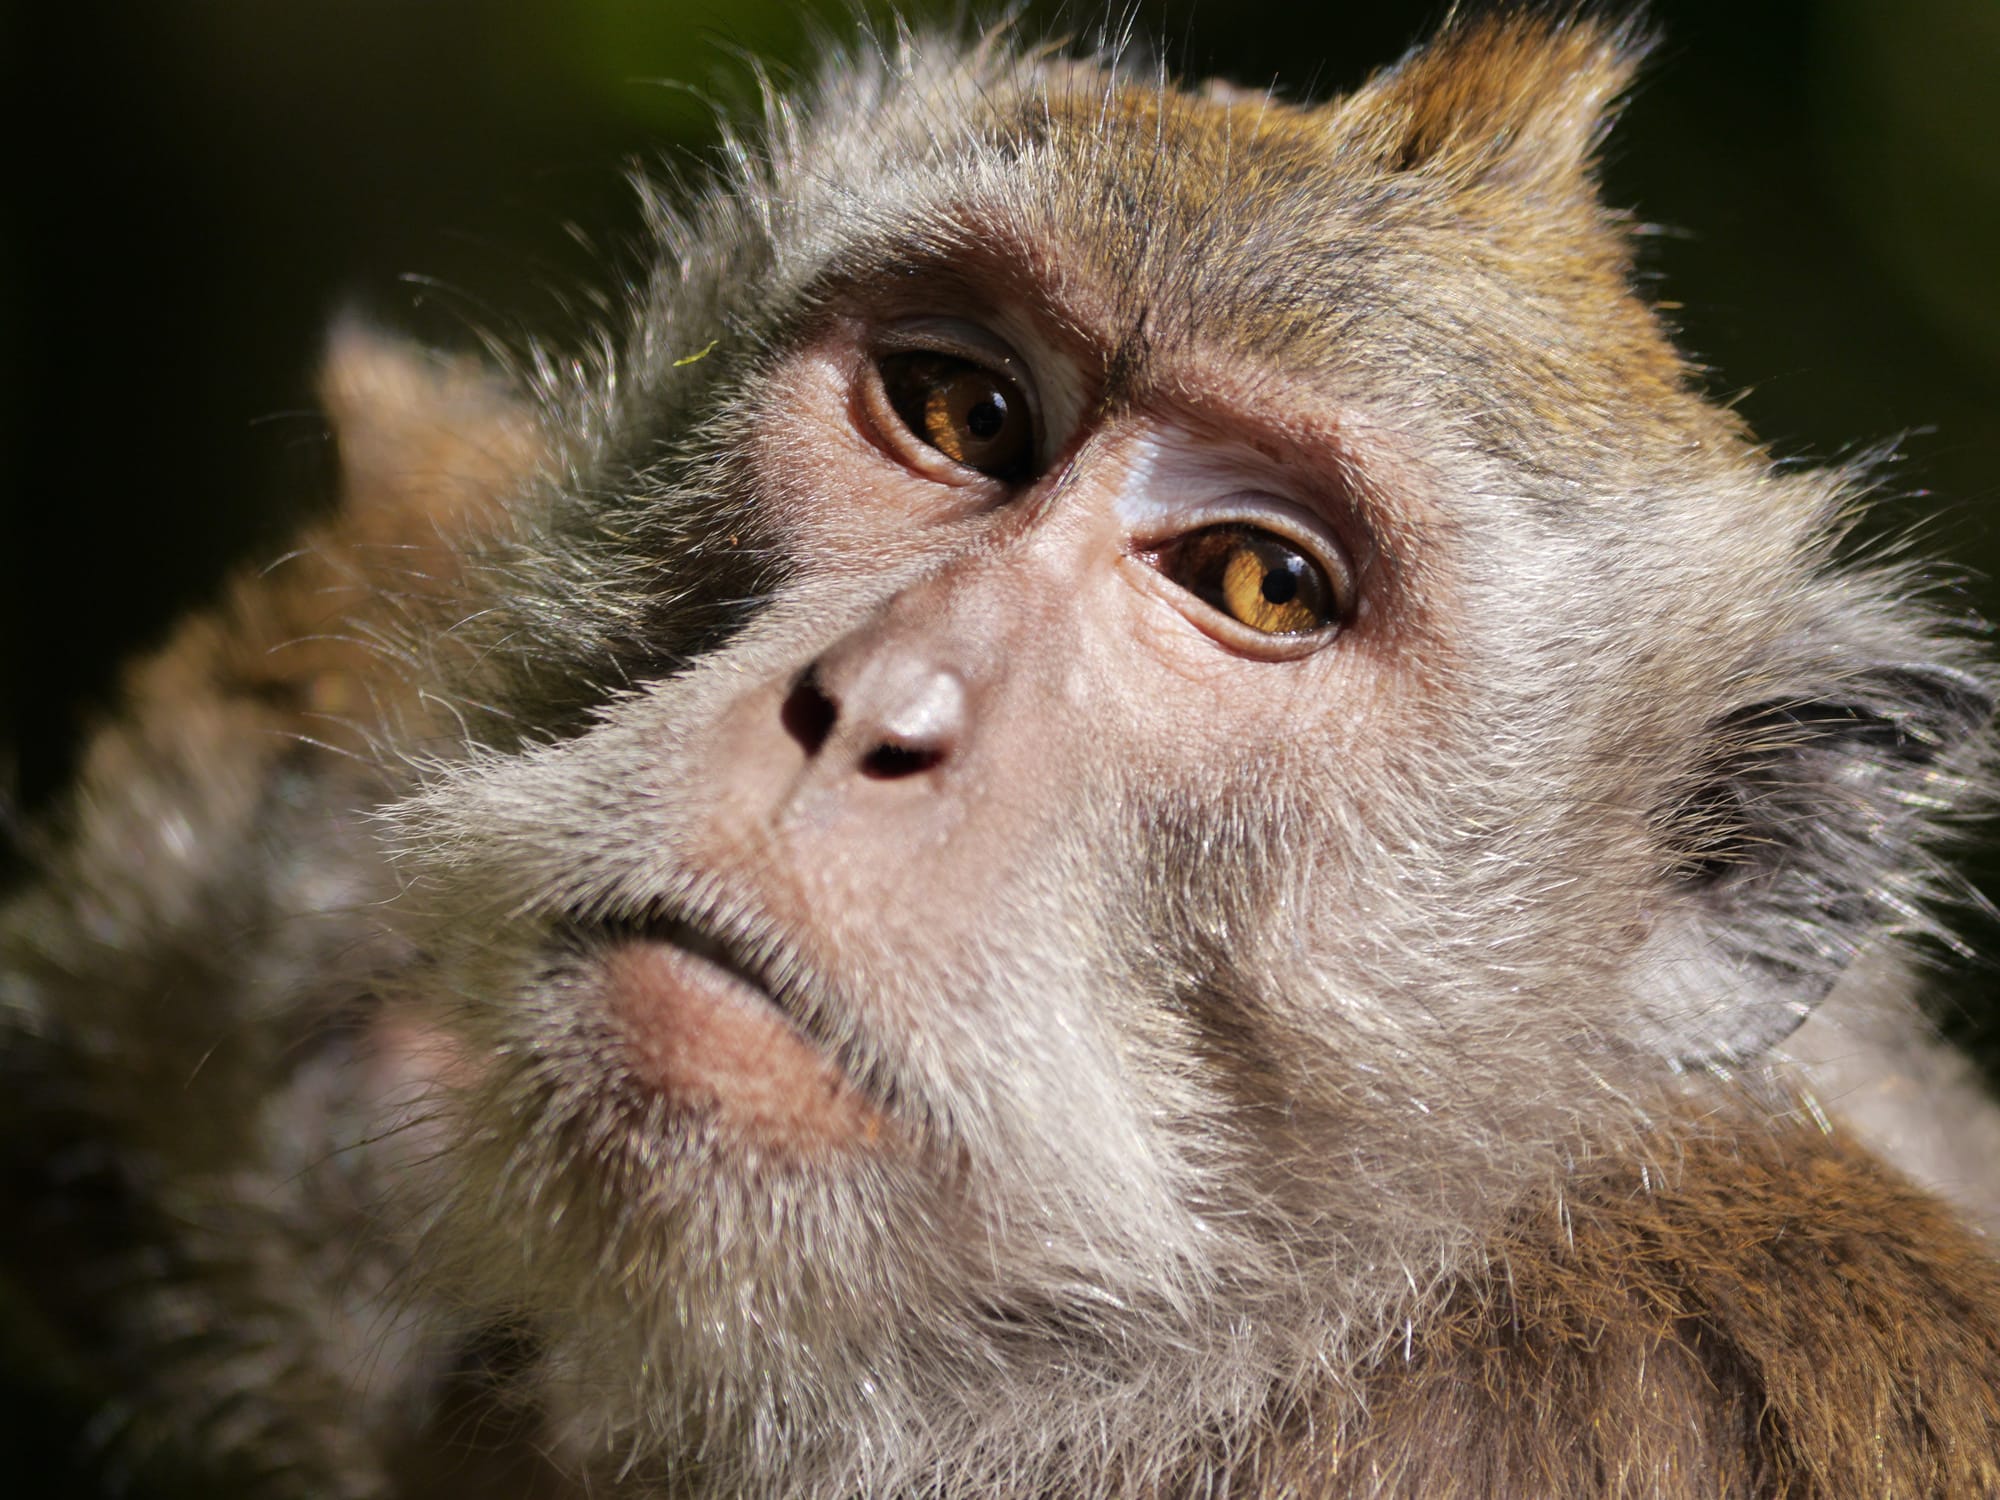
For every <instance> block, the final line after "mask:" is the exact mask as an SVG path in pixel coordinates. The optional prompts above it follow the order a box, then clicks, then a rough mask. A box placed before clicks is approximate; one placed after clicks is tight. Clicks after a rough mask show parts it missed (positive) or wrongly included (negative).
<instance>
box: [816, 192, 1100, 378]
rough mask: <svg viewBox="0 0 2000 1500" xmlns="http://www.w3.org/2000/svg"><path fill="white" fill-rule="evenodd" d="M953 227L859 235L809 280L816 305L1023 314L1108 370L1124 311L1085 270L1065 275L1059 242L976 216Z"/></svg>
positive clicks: (1059, 343)
mask: <svg viewBox="0 0 2000 1500" xmlns="http://www.w3.org/2000/svg"><path fill="white" fill-rule="evenodd" d="M943 217H944V219H945V222H946V224H947V225H948V226H949V227H946V228H942V229H940V228H936V227H933V228H930V229H928V230H925V231H922V232H910V233H903V234H891V235H883V236H879V237H874V238H871V239H867V240H862V241H859V242H857V243H855V244H853V245H850V246H848V247H847V248H846V249H845V250H843V251H841V252H840V253H839V254H838V255H837V256H836V257H835V258H834V259H833V260H832V261H831V262H830V263H829V264H828V265H827V266H826V268H825V269H824V270H822V271H821V272H820V273H819V275H818V276H817V277H816V278H815V279H814V280H813V281H812V283H810V284H809V286H808V287H807V294H806V295H807V300H808V302H809V303H810V304H811V305H813V306H817V307H826V308H832V309H843V310H846V309H853V308H855V307H863V308H881V307H899V306H902V305H907V306H908V308H909V309H910V310H913V311H919V310H921V311H937V310H941V309H942V310H949V311H961V310H964V311H971V312H974V313H978V312H984V313H986V314H988V315H989V316H996V315H998V314H999V313H1001V312H1002V311H1003V310H1004V311H1006V312H1009V313H1013V314H1016V315H1024V316H1025V317H1026V318H1027V319H1028V320H1029V321H1030V322H1031V323H1032V324H1033V325H1034V326H1035V328H1036V330H1037V331H1038V332H1039V333H1040V334H1041V335H1042V336H1043V337H1044V338H1045V339H1047V340H1048V341H1049V342H1050V343H1051V344H1053V345H1054V346H1055V347H1056V349H1057V351H1058V352H1060V353H1063V354H1067V355H1069V356H1070V357H1071V358H1073V359H1074V360H1076V361H1077V363H1078V365H1079V366H1080V367H1081V368H1083V369H1085V370H1089V371H1101V370H1102V369H1103V368H1104V366H1105V364H1106V363H1107V361H1108V359H1109V357H1110V353H1111V351H1112V350H1113V349H1114V348H1117V347H1118V346H1119V343H1120V337H1119V333H1118V328H1117V324H1118V309H1117V307H1116V305H1115V302H1114V299H1112V298H1110V297H1108V296H1105V295H1103V294H1102V293H1101V292H1099V291H1098V290H1097V289H1096V288H1094V287H1093V286H1092V285H1091V284H1090V282H1089V281H1088V280H1087V279H1086V278H1085V277H1083V276H1081V275H1077V274H1075V273H1073V272H1072V273H1070V274H1065V268H1064V267H1063V266H1062V264H1061V263H1060V262H1059V261H1058V260H1057V259H1056V257H1055V256H1054V254H1053V253H1052V249H1051V247H1050V246H1048V245H1046V244H1043V245H1034V244H1031V243H1030V242H1029V241H1028V240H1027V239H1026V237H1024V236H1022V235H1020V234H1018V233H1016V232H1015V231H1014V229H1013V228H1012V226H1010V225H1006V224H1003V223H998V222H993V221H992V220H990V219H988V218H985V217H983V216H976V215H971V214H966V215H960V216H951V215H945V216H943Z"/></svg>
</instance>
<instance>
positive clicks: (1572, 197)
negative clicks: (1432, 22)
mask: <svg viewBox="0 0 2000 1500" xmlns="http://www.w3.org/2000/svg"><path fill="white" fill-rule="evenodd" d="M1481 55H1482V57H1484V54H1481ZM927 60H928V62H929V64H930V71H928V72H926V71H925V70H924V69H923V68H913V69H911V70H909V71H906V72H904V73H903V74H901V75H900V76H899V77H898V78H897V79H896V80H895V81H893V82H891V83H889V84H888V85H887V86H886V88H885V90H884V93H883V94H882V95H881V96H879V97H878V99H877V100H876V101H875V102H876V104H877V106H878V107H877V108H876V109H875V110H874V111H873V112H872V113H870V114H869V115H868V116H867V117H866V118H865V119H862V120H853V119H848V118H840V117H832V118H829V117H827V116H825V115H823V116H822V128H824V129H826V130H828V131H829V132H830V133H831V134H832V135H833V136H835V137H836V138H837V141H838V145H837V149H835V150H833V151H830V152H828V153H825V154H824V155H823V156H822V157H820V159H819V168H820V171H821V173H822V174H824V173H825V168H824V163H825V162H826V161H829V160H830V161H833V162H835V163H837V164H839V169H837V170H836V171H835V172H834V173H833V174H831V175H830V176H828V175H821V176H820V177H819V179H818V181H817V182H815V183H812V184H809V185H805V186H802V187H801V189H800V191H799V194H798V197H797V198H796V199H795V200H794V201H797V202H802V203H811V202H813V201H814V200H815V199H817V200H818V201H819V202H820V203H822V204H825V205H828V208H827V212H826V215H825V218H824V219H823V220H822V221H821V224H822V227H823V228H824V227H827V226H831V227H832V230H833V234H832V236H831V238H832V241H833V243H831V244H829V243H828V241H827V240H826V239H819V242H818V244H817V245H816V246H815V247H812V248H810V249H809V250H808V253H809V254H811V253H812V250H813V249H817V250H818V251H819V252H822V254H823V259H821V260H820V262H819V268H820V270H821V271H822V272H826V268H828V267H832V268H833V269H832V271H831V272H830V273H828V274H830V275H831V277H832V278H833V279H846V278H850V277H853V276H865V275H866V274H868V273H869V272H870V271H871V270H879V269H881V268H884V267H891V268H902V267H907V266H910V265H913V264H917V263H922V262H930V263H933V264H944V263H950V264H955V265H957V266H959V267H960V268H962V269H967V270H971V271H974V272H978V271H979V270H980V268H981V267H984V268H987V270H988V271H990V270H991V269H992V268H994V267H1005V268H1008V269H1010V270H1011V272H1012V273H1013V274H1012V275H1011V276H992V275H989V276H988V278H987V279H988V282H989V284H1000V283H1011V285H1012V286H1013V287H1015V288H1016V289H1017V290H1018V293H1019V296H1020V298H1021V300H1022V301H1023V302H1026V303H1028V304H1029V305H1030V306H1031V307H1032V305H1033V304H1034V303H1036V302H1041V303H1044V304H1046V311H1047V312H1048V315H1049V317H1050V318H1051V320H1052V321H1054V322H1056V323H1059V324H1060V325H1061V326H1062V327H1064V328H1065V329H1066V330H1069V331H1072V332H1075V333H1078V334H1079V335H1080V336H1081V337H1083V338H1084V339H1086V340H1087V341H1089V342H1090V343H1092V344H1094V345H1096V346H1098V350H1099V353H1100V356H1101V357H1102V358H1103V360H1104V361H1105V362H1106V363H1107V364H1113V363H1115V364H1117V365H1118V366H1119V367H1120V368H1121V369H1122V370H1123V372H1124V375H1125V378H1126V379H1127V380H1129V381H1130V382H1132V383H1133V384H1135V385H1140V386H1143V385H1146V384H1148V383H1152V384H1156V385H1159V386H1162V387H1173V386H1175V385H1177V384H1179V383H1181V382H1183V381H1184V380H1185V379H1186V371H1187V369H1188V368H1189V367H1190V366H1198V365H1199V363H1200V360H1201V357H1202V356H1203V355H1204V354H1205V353H1206V352H1209V351H1213V350H1215V349H1216V348H1218V347H1223V348H1227V349H1230V350H1233V351H1236V352H1239V353H1241V354H1243V355H1245V356H1247V357H1248V358H1249V359H1251V360H1253V361H1255V362H1256V363H1257V364H1258V365H1259V366H1261V367H1264V368H1275V369H1282V370H1285V371H1287V372H1289V373H1293V374H1297V375H1300V376H1303V377H1305V378H1307V379H1309V380H1310V379H1314V378H1322V377H1323V378H1325V379H1326V380H1328V381H1329V382H1330V383H1332V384H1335V385H1345V386H1347V387H1349V388H1358V389H1362V390H1367V391H1371V392H1376V391H1383V390H1389V391H1394V392H1398V393H1400V394H1403V395H1408V396H1413V397H1414V396H1416V395H1417V394H1419V393H1421V397H1422V399H1423V400H1424V401H1425V402H1426V403H1427V404H1430V405H1432V406H1434V407H1437V408H1440V409H1442V408H1448V407H1455V408H1457V409H1458V410H1461V411H1463V412H1465V413H1467V414H1471V415H1476V416H1477V418H1478V419H1479V420H1481V421H1488V420H1493V419H1494V416H1493V414H1500V417H1499V420H1504V421H1505V422H1507V423H1509V424H1511V425H1512V426H1513V427H1515V428H1516V429H1517V430H1516V431H1515V432H1513V433H1510V434H1504V435H1496V436H1497V437H1498V438H1499V440H1500V441H1502V442H1505V443H1507V444H1508V445H1509V446H1519V445H1521V444H1523V443H1527V444H1530V445H1532V444H1534V443H1536V442H1538V441H1540V440H1543V439H1546V438H1547V437H1548V436H1549V435H1550V433H1551V431H1554V430H1556V429H1560V435H1562V436H1565V437H1568V438H1573V437H1575V436H1576V434H1577V432H1578V429H1579V428H1585V429H1589V430H1592V431H1594V432H1596V433H1597V434H1600V435H1601V436H1602V437H1603V438H1604V439H1605V440H1606V442H1607V443H1610V444H1614V445H1617V446H1621V447H1629V446H1630V445H1631V443H1632V442H1633V440H1634V438H1635V437H1637V436H1642V435H1644V434H1648V433H1651V434H1655V435H1657V436H1659V437H1660V438H1661V439H1662V440H1663V441H1664V442H1666V443H1667V444H1669V445H1672V446H1679V447H1684V446H1686V444H1687V442H1688V441H1689V439H1690V435H1691V434H1692V435H1693V437H1694V439H1695V440H1696V441H1706V442H1714V441H1720V440H1724V439H1725V438H1728V437H1733V436H1734V435H1735V434H1736V431H1737V429H1736V426H1735V423H1734V421H1733V419H1731V418H1729V417H1727V416H1726V415H1725V414H1723V413H1720V412H1718V411H1717V410H1716V409H1714V408H1713V407H1711V406H1710V405H1708V404H1707V403H1706V402H1705V401H1704V400H1703V399H1702V398H1701V396H1700V394H1699V393H1698V391H1696V390H1695V388H1694V382H1693V381H1692V380H1691V378H1690V374H1689V367H1688V366H1687V364H1686V363H1685V361H1684V360H1683V359H1682V358H1681V356H1680V355H1679V353H1678V351H1677V350H1676V349H1675V348H1674V347H1673V345H1672V343H1671V341H1670V340H1669V339H1668V338H1667V336H1666V335H1665V333H1664V332H1663V330H1662V329H1661V327H1660V325H1659V322H1658V320H1657V319H1656V317H1655V316H1654V315H1653V313H1652V311H1651V310H1650V309H1649V308H1648V307H1647V306H1646V305H1645V304H1644V303H1643V302H1642V301H1641V300H1640V299H1639V298H1638V297H1636V296H1635V295H1634V293H1633V290H1632V278H1631V257H1630V251H1629V243H1628V240H1629V235H1628V228H1627V225H1626V222H1625V220H1624V218H1623V216H1622V215H1619V214H1616V213H1612V212H1609V211H1607V210H1606V209H1605V208H1604V206H1603V205H1602V203H1601V201H1600V199H1599V196H1598V192H1597V187H1596V183H1595V179H1594V174H1593V172H1592V170H1591V163H1590V160H1589V157H1588V154H1587V146H1588V142H1589V141H1590V140H1591V139H1594V137H1592V136H1590V135H1589V133H1588V132H1587V131H1586V132H1584V133H1583V134H1581V135H1578V134H1576V133H1575V130H1574V127H1573V126H1572V127H1571V130H1572V136H1573V139H1572V141H1571V143H1570V145H1569V146H1568V147H1566V148H1564V149H1566V150H1568V151H1569V152H1570V154H1569V155H1568V156H1567V157H1565V158H1562V159H1560V160H1555V161H1554V163H1553V164H1552V160H1551V156H1550V153H1551V152H1553V151H1554V150H1555V148H1554V147H1550V146H1548V145H1547V144H1546V143H1541V144H1537V143H1534V142H1524V140H1523V136H1524V133H1525V132H1526V131H1527V130H1528V128H1529V127H1530V125H1532V124H1533V123H1534V117H1533V116H1532V112H1531V114H1530V116H1529V117H1526V118H1524V119H1521V120H1512V121H1509V120H1506V119H1504V118H1503V119H1501V120H1499V122H1498V123H1495V121H1494V120H1492V119H1489V118H1487V116H1490V115H1492V114H1493V113H1494V111H1495V110H1498V109H1499V108H1500V106H1499V105H1497V104H1490V103H1489V104H1487V105H1481V106H1477V107H1474V106H1463V105H1460V106H1458V108H1459V115H1457V116H1454V115H1452V113H1451V111H1452V108H1453V107H1454V99H1455V95H1454V94H1453V90H1454V89H1458V90H1459V91H1461V92H1462V91H1463V90H1464V89H1466V88H1469V87H1471V85H1470V84H1468V83H1467V82H1466V81H1465V79H1464V78H1463V77H1462V76H1459V75H1455V74H1449V73H1447V74H1446V75H1445V76H1443V77H1440V78H1432V79H1429V80H1427V81H1424V82H1423V83H1422V88H1421V90H1420V95H1421V96H1420V97H1417V98H1414V99H1413V98H1412V97H1411V91H1410V87H1409V86H1399V87H1397V88H1390V87H1388V85H1387V84H1385V83H1383V82H1380V81H1373V82H1371V83H1370V84H1369V85H1367V86H1364V87H1363V88H1362V89H1360V90H1358V91H1356V92H1355V93H1354V94H1352V95H1349V96H1346V97H1344V98H1340V99H1335V100H1332V101H1329V102H1327V103H1325V104H1320V105H1315V106H1300V105H1294V104H1289V103H1286V102H1284V101H1282V100H1278V99H1275V98H1272V97H1269V96H1267V95H1263V94H1255V93H1248V92H1244V91H1240V90H1229V89H1213V88H1210V89H1183V88H1180V87H1176V86H1173V85H1170V84H1166V83H1162V82H1159V81H1133V80H1131V79H1129V78H1126V77H1122V76H1120V75H1119V74H1118V73H1116V72H1114V71H1110V70H1107V69H1104V68H1100V67H1098V66H1095V65H1093V64H1091V63H1088V62H1078V61H1057V62H1050V61H1048V60H1047V59H1032V58H1021V57H1014V56H1004V55H1003V56H998V57H996V56H994V55H993V54H991V53H989V52H984V51H979V50H975V51H974V52H971V53H958V54H948V55H947V56H945V57H944V58H942V59H940V58H938V57H935V56H932V57H929V58H928V59H927ZM1483 65H1484V64H1482V66H1483ZM1564 77H1565V78H1566V80H1567V81H1566V82H1563V83H1560V85H1559V84H1558V83H1549V84H1548V85H1547V87H1548V88H1551V89H1558V88H1559V86H1560V87H1568V88H1570V89H1572V90H1574V91H1576V93H1577V95H1578V97H1577V98H1576V99H1574V100H1572V101H1571V103H1572V104H1574V106H1575V108H1576V109H1578V110H1587V111H1591V112H1593V113H1594V111H1595V110H1597V109H1599V108H1601V107H1602V97H1601V96H1602V95H1603V93H1604V89H1605V85H1604V84H1603V81H1602V80H1601V79H1599V78H1597V77H1596V76H1595V75H1594V74H1592V73H1590V72H1589V70H1588V69H1584V70H1582V71H1580V72H1575V73H1572V74H1570V75H1564ZM1391 81H1394V80H1391ZM1487 81H1488V82H1489V83H1490V80H1487ZM1438 91H1442V93H1443V96H1444V98H1443V101H1442V102H1439V101H1438V100H1435V99H1432V98H1431V97H1430V95H1431V93H1434V92H1438ZM1593 101H1595V102H1593ZM1535 102H1536V105H1537V107H1538V108H1539V107H1541V106H1542V105H1543V104H1544V103H1545V102H1546V101H1541V100H1539V99H1538V100H1537V101H1535ZM1482 110H1483V111H1484V113H1482ZM1454 130H1457V131H1459V132H1461V133H1465V132H1470V133H1471V134H1473V135H1474V136H1476V137H1477V139H1475V140H1474V141H1473V142H1472V144H1471V145H1469V146H1468V145H1465V144H1463V143H1462V142H1459V141H1458V140H1457V139H1456V137H1454V135H1453V134H1452V132H1453V131H1454ZM1510 131H1511V132H1512V135H1511V136H1510V135H1509V132H1510ZM1496 137H1497V138H1498V140H1499V144H1498V145H1497V146H1496V145H1495V144H1494V139H1493V138H1496ZM1509 149H1513V150H1516V151H1518V152H1519V153H1521V155H1520V156H1519V157H1518V158H1517V157H1513V156H1509V155H1507V154H1506V152H1507V150H1509ZM1482 153H1485V154H1482ZM1496 153H1497V154H1496ZM1538 153H1539V154H1538ZM810 154H811V153H807V155H808V156H809V155H810ZM853 203H865V204H867V205H868V209H867V211H866V212H865V213H850V212H847V211H846V210H845V209H844V208H843V207H842V206H841V205H843V204H853ZM809 238H814V237H812V236H809Z"/></svg>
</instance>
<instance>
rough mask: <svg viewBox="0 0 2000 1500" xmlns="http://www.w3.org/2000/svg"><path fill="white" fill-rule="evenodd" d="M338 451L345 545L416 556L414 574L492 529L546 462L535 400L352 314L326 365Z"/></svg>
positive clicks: (324, 396) (325, 387) (335, 335)
mask: <svg viewBox="0 0 2000 1500" xmlns="http://www.w3.org/2000/svg"><path fill="white" fill-rule="evenodd" d="M319 391H320V400H321V402H322V403H323V404H324V406H325V408H326V412H327V415H328V417H329V418H330V419H331V421H332V425H333V432H334V438H335V441H336V442H337V443H338V445H339V450H340V468H341V515H340V517H339V520H338V522H337V529H338V532H339V534H340V537H341V539H342V540H346V541H350V542H353V543H356V544H359V545H364V546H368V545H372V546H394V547H403V548H410V549H415V551H416V553H417V554H420V555H413V556H410V557H408V558H406V559H405V561H406V562H408V563H410V564H411V565H412V566H411V568H410V569H408V570H407V571H410V572H413V573H414V572H421V571H423V568H424V564H425V563H426V562H427V561H430V560H431V557H430V555H431V554H439V555H440V556H441V555H442V554H444V553H446V552H448V551H449V550H450V548H451V545H452V544H453V542H454V540H455V539H457V538H460V537H463V536H465V535H467V534H470V533H475V532H477V531H479V530H481V529H483V528H484V526H485V525H486V524H488V523H489V522H490V521H491V520H492V519H493V518H494V517H495V516H496V515H497V513H498V511H499V508H500V506H501V505H502V503H503V502H504V501H505V500H506V498H507V496H508V495H509V494H510V493H511V492H512V490H513V489H514V488H515V486H516V485H517V484H518V483H519V481H520V480H521V479H522V478H523V477H524V476H525V475H527V474H529V473H531V472H533V471H534V469H535V468H536V467H537V466H538V465H539V463H540V461H541V458H542V437H541V433H540V429H539V425H538V421H537V415H536V411H535V408H534V406H533V404H532V403H531V402H529V401H527V400H526V399H524V398H523V397H521V396H520V395H519V394H518V393H517V392H516V391H514V390H513V389H512V388H511V387H510V386H509V385H508V384H507V382H505V381H504V380H503V379H502V378H501V377H500V376H499V375H498V374H496V373H495V372H494V371H493V370H492V369H490V368H489V367H488V366H487V365H485V364H484V363H482V362H481V361H479V360H477V359H474V358H471V357H469V356H464V355H458V356H451V355H442V354H438V353H435V352H433V351H431V350H429V349H425V348H423V347H422V346H420V345H417V344H414V343H411V342H409V341H407V340H405V339H400V338H396V337H394V336H392V335H389V334H385V333H382V332H381V331H379V330H377V329H375V328H372V327H370V326H368V325H367V324H365V323H362V322H361V321H359V320H358V319H353V318H346V319H343V320H341V321H340V322H339V323H337V324H335V325H334V329H333V332H332V334H331V336H330V338H329V339H328V343H327V354H326V361H325V363H324V364H323V365H322V366H321V371H320V380H319Z"/></svg>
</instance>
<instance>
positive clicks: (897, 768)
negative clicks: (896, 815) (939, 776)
mask: <svg viewBox="0 0 2000 1500" xmlns="http://www.w3.org/2000/svg"><path fill="white" fill-rule="evenodd" d="M943 759H944V752H943V751H942V750H938V749H934V748H927V747H924V746H912V745H877V746H876V747H875V748H874V749H873V750H870V751H869V752H868V753H867V755H865V756H863V757H862V760H861V774H862V775H863V776H868V777H872V778H874V779H875V780H877V781H894V780H895V779H896V778H897V777H899V776H915V775H916V774H918V773H919V772H921V771H928V770H929V769H930V768H931V767H932V766H934V765H936V764H937V763H938V762H939V761H941V760H943Z"/></svg>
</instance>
